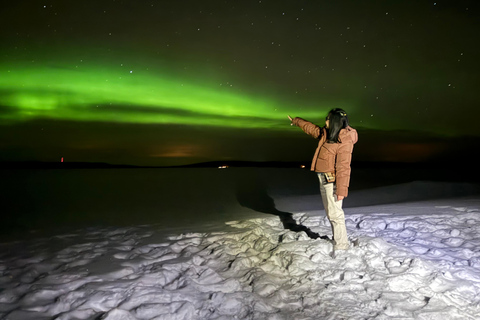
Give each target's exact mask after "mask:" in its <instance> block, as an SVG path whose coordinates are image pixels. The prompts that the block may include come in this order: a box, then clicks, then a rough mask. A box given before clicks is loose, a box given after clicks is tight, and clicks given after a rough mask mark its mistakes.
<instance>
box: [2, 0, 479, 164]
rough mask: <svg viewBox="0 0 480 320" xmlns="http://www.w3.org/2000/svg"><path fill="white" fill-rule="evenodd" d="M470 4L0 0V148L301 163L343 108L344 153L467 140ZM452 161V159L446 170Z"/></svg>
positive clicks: (473, 17)
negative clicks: (297, 123) (349, 129)
mask: <svg viewBox="0 0 480 320" xmlns="http://www.w3.org/2000/svg"><path fill="white" fill-rule="evenodd" d="M479 3H480V2H478V1H461V0H458V1H453V0H452V1H420V0H404V1H399V0H394V1H393V0H386V1H358V0H352V1H323V0H315V1H313V0H311V1H298V0H296V1H280V0H261V1H258V0H257V1H247V0H245V1H240V0H237V1H232V0H227V1H225V0H222V1H199V0H195V1H191V0H175V1H173V0H172V1H143V0H135V1H134V0H124V1H122V0H109V1H107V0H83V1H70V0H59V1H48V0H46V1H29V0H25V1H8V2H6V3H2V7H1V10H0V37H1V38H0V39H1V43H0V161H31V160H38V161H60V159H61V158H62V157H64V159H65V161H89V162H107V163H112V164H133V165H159V166H160V165H181V164H188V163H194V162H200V161H211V160H249V161H303V160H309V159H310V158H311V156H312V155H313V152H314V149H315V147H316V141H315V140H313V139H311V138H309V137H308V136H306V135H305V134H303V133H302V132H301V130H300V129H298V128H294V127H291V126H290V125H289V124H290V123H289V121H288V119H287V115H291V116H293V117H295V116H299V117H302V118H305V119H308V120H310V121H312V122H315V123H318V124H320V125H324V119H325V116H326V114H327V112H328V110H330V109H332V108H336V107H340V108H343V109H345V110H346V111H347V113H348V115H349V118H350V124H351V125H352V126H353V127H354V128H356V129H357V130H358V132H359V142H358V144H357V145H356V147H355V150H354V160H358V161H368V160H370V161H402V162H403V161H407V162H419V161H442V160H450V159H453V160H458V161H461V159H462V157H463V156H464V155H468V154H469V152H470V153H471V152H472V151H471V150H472V148H474V147H478V146H479V143H478V142H477V141H478V139H479V138H480V129H479V125H478V124H477V123H476V122H477V119H478V117H479V116H480V108H479V105H480V104H479V103H480V96H479V83H480V81H479V74H480V68H479V58H480V54H479V51H480V49H479V48H480V45H479V36H478V35H479V34H480V19H479V18H480V14H479V13H480V5H479ZM453 169H455V168H453Z"/></svg>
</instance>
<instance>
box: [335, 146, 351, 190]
mask: <svg viewBox="0 0 480 320" xmlns="http://www.w3.org/2000/svg"><path fill="white" fill-rule="evenodd" d="M352 152H353V141H352V140H350V139H349V140H348V141H345V142H343V143H340V146H339V147H338V151H337V159H336V161H335V171H336V172H335V175H336V178H335V179H336V184H337V191H336V194H337V195H338V196H344V197H347V196H348V186H349V185H350V172H351V168H350V163H351V162H352Z"/></svg>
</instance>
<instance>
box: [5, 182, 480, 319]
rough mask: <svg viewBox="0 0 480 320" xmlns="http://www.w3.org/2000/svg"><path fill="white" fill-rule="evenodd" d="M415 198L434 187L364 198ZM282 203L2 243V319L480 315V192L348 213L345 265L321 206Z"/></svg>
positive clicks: (315, 201)
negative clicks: (235, 216)
mask: <svg viewBox="0 0 480 320" xmlns="http://www.w3.org/2000/svg"><path fill="white" fill-rule="evenodd" d="M420 186H426V187H427V189H428V190H430V191H432V190H433V189H435V188H436V189H438V190H450V189H455V190H458V189H459V188H460V189H461V188H463V187H465V185H458V184H445V183H443V184H438V183H437V184H429V183H426V182H425V183H423V182H422V183H420ZM435 186H436V187H435ZM462 186H463V187H462ZM450 187H452V188H450ZM412 189H413V190H416V192H422V190H423V192H425V190H426V189H422V188H420V187H419V183H418V182H412V183H410V184H408V183H407V184H401V185H396V186H395V185H394V186H389V187H384V188H374V189H367V190H359V191H357V192H352V194H351V199H352V201H353V202H354V200H355V198H358V199H361V198H362V197H363V196H362V195H364V196H366V195H368V196H369V197H372V198H375V197H385V196H386V195H387V194H394V193H397V194H398V193H400V194H407V192H406V190H412ZM470 191H471V190H470ZM432 192H433V191H432ZM437 194H438V192H437ZM274 198H275V206H276V208H277V209H276V211H275V210H273V209H272V208H271V204H268V205H266V206H264V207H263V208H266V209H265V210H263V211H266V212H265V213H268V214H265V213H261V211H262V210H258V211H259V212H258V213H259V214H258V216H257V217H254V218H247V219H240V220H235V221H228V222H226V223H225V222H220V221H219V222H218V223H211V222H209V223H208V224H206V225H202V226H201V227H200V226H199V228H198V231H195V228H193V229H192V228H189V231H188V232H182V231H181V228H180V229H179V228H178V227H169V226H168V225H165V224H144V225H135V226H124V227H92V228H80V229H78V230H76V231H71V232H68V233H62V234H59V235H55V236H49V237H40V238H36V239H31V240H25V241H7V242H5V243H3V244H0V318H2V319H36V320H39V319H288V320H290V319H480V196H467V197H460V198H458V197H451V198H449V197H447V196H445V195H444V194H442V199H434V200H427V201H410V202H406V201H405V200H403V202H401V203H395V204H380V205H371V206H357V207H348V208H346V221H347V229H348V232H349V236H350V238H351V240H352V247H351V248H350V249H349V250H348V251H346V252H344V253H337V254H335V255H333V256H332V244H331V243H330V241H329V240H326V239H322V238H316V239H314V238H315V237H314V235H315V233H318V234H319V235H322V236H323V235H328V236H330V235H331V231H330V225H329V222H328V220H327V219H326V217H325V214H324V211H323V210H321V204H320V202H319V201H320V199H319V197H316V196H313V195H306V196H303V195H293V196H282V197H280V196H276V197H274ZM242 199H247V200H242ZM261 199H267V198H265V197H259V198H255V197H253V196H249V197H243V198H242V197H241V199H239V202H240V203H244V205H248V204H252V205H251V207H252V208H253V207H255V206H258V207H260V202H261V201H260V200H261ZM306 202H308V203H306ZM345 202H346V203H347V202H348V198H347V200H345ZM300 204H303V207H304V208H305V207H312V208H313V207H317V209H315V210H302V211H294V210H293V209H292V208H293V207H295V206H297V207H302V206H301V205H300ZM287 210H288V211H289V212H293V216H292V219H288V212H287ZM286 222H288V223H289V224H288V225H287V226H288V227H289V228H290V229H293V230H296V231H291V230H289V229H286V228H285V226H286V224H285V223H286ZM301 230H304V231H301ZM305 231H308V232H305ZM309 235H310V236H311V237H309ZM353 240H357V241H355V245H354V244H353Z"/></svg>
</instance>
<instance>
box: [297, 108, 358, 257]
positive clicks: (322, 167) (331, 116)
mask: <svg viewBox="0 0 480 320" xmlns="http://www.w3.org/2000/svg"><path fill="white" fill-rule="evenodd" d="M288 118H289V119H290V121H291V124H290V125H292V126H297V127H300V128H301V129H302V130H303V131H304V132H305V133H306V134H308V135H310V136H312V137H313V138H315V139H318V140H319V141H318V147H317V150H316V151H315V155H314V157H313V161H312V166H311V170H312V171H314V172H316V173H317V175H318V179H319V181H320V193H321V195H322V202H323V206H324V208H325V213H326V214H327V217H328V220H329V221H330V224H331V226H332V233H333V248H334V251H336V250H347V249H348V248H349V243H348V237H347V229H346V227H345V214H344V212H343V209H342V205H343V199H344V198H346V197H347V196H348V186H349V184H350V172H351V168H350V163H351V160H352V152H353V145H354V144H355V143H356V142H357V141H358V134H357V131H356V130H355V129H353V128H352V127H350V125H349V123H348V117H347V113H346V112H345V111H344V110H342V109H339V108H336V109H332V110H330V112H329V113H328V115H327V117H326V118H325V126H323V127H319V126H317V125H316V124H313V123H311V122H309V121H307V120H304V119H302V118H299V117H296V118H292V117H290V116H288Z"/></svg>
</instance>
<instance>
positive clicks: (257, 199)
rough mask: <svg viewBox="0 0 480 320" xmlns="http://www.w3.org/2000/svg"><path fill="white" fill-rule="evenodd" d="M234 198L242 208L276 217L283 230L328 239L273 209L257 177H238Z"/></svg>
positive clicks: (272, 202) (273, 206)
mask: <svg viewBox="0 0 480 320" xmlns="http://www.w3.org/2000/svg"><path fill="white" fill-rule="evenodd" d="M236 196H237V201H238V203H239V204H240V205H241V206H242V207H246V208H250V209H252V210H255V211H258V212H263V213H267V214H273V215H276V216H278V217H279V218H280V221H281V222H282V224H283V227H284V228H285V229H288V230H291V231H295V232H301V231H304V232H305V233H306V234H307V235H308V236H309V237H310V238H312V239H318V238H321V239H329V238H328V237H327V236H320V235H319V234H318V233H316V232H313V231H312V230H310V228H308V227H306V226H304V225H302V224H298V223H297V222H296V221H295V219H294V218H293V214H292V213H290V212H285V211H280V210H278V209H277V208H276V207H275V201H274V200H273V198H272V197H270V195H269V194H268V192H267V186H266V185H265V183H264V182H263V181H262V180H261V179H259V178H258V176H243V177H239V178H238V181H237V188H236Z"/></svg>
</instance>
